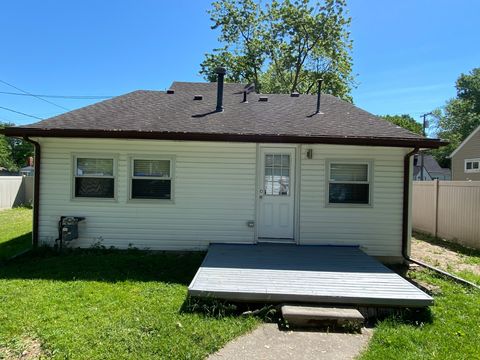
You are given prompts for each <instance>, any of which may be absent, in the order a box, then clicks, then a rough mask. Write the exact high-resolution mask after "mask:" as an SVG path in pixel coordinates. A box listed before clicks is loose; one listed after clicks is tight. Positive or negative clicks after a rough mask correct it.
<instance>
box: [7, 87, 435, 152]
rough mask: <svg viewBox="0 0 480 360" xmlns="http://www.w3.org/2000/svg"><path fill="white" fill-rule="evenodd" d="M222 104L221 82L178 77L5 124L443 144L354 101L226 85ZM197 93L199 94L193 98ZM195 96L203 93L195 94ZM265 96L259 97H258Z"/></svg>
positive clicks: (119, 132) (132, 133)
mask: <svg viewBox="0 0 480 360" xmlns="http://www.w3.org/2000/svg"><path fill="white" fill-rule="evenodd" d="M224 86H225V87H224V97H223V98H224V101H223V105H224V111H222V112H216V111H215V108H216V96H217V85H216V83H193V82H174V83H173V84H172V86H171V90H173V93H171V92H172V91H169V92H170V93H169V92H163V91H146V90H139V91H134V92H131V93H128V94H125V95H121V96H118V97H115V98H112V99H109V100H106V101H102V102H99V103H96V104H93V105H90V106H86V107H83V108H80V109H78V110H74V111H70V112H67V113H65V114H62V115H59V116H55V117H52V118H50V119H47V120H43V121H40V122H37V123H34V124H31V125H27V126H22V127H14V128H7V129H5V130H3V133H5V134H6V135H11V136H45V137H54V136H56V137H58V136H66V137H116V138H150V139H178V140H211V141H260V142H261V141H264V142H308V143H315V142H318V143H348V144H365V145H367V144H371V145H384V146H412V147H413V146H421V147H438V146H441V145H442V144H443V143H442V142H441V141H439V140H436V139H425V138H423V137H421V136H418V135H416V134H414V133H412V132H410V131H408V130H405V129H403V128H401V127H398V126H396V125H393V124H391V123H390V122H388V121H386V120H383V119H382V118H379V117H377V116H375V115H373V114H370V113H368V112H366V111H364V110H362V109H360V108H358V107H356V106H354V105H352V104H351V103H348V102H346V101H343V100H340V99H339V98H336V97H334V96H331V95H327V94H322V100H321V111H320V113H319V114H315V110H316V96H315V95H299V96H291V95H288V94H257V93H254V92H252V93H249V94H248V96H247V100H248V101H247V102H243V92H244V90H245V88H246V87H245V84H232V83H226V84H225V85H224ZM196 95H201V96H200V97H198V96H197V97H196ZM195 98H200V99H199V100H195ZM260 98H263V99H262V100H265V98H266V99H267V101H260V100H261V99H260Z"/></svg>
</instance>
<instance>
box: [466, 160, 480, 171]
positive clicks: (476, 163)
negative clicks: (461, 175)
mask: <svg viewBox="0 0 480 360" xmlns="http://www.w3.org/2000/svg"><path fill="white" fill-rule="evenodd" d="M465 172H466V173H472V172H480V159H465Z"/></svg>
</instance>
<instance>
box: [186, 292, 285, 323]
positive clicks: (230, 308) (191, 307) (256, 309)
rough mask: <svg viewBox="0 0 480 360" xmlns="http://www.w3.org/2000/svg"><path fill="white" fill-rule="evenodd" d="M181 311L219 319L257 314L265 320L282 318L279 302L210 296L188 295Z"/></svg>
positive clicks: (277, 320) (273, 320) (270, 320)
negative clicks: (250, 301) (252, 301)
mask: <svg viewBox="0 0 480 360" xmlns="http://www.w3.org/2000/svg"><path fill="white" fill-rule="evenodd" d="M179 312H180V313H181V314H193V313H195V314H200V315H203V316H205V317H213V318H217V319H219V318H223V317H228V316H255V317H257V318H259V319H261V320H262V321H264V322H279V321H280V319H281V316H280V311H279V306H278V304H277V305H276V304H263V303H248V302H232V301H228V300H223V299H215V298H210V297H204V298H199V297H191V296H187V297H186V298H185V301H184V302H183V304H182V306H181V308H180V311H179Z"/></svg>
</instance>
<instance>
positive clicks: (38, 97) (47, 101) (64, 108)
mask: <svg viewBox="0 0 480 360" xmlns="http://www.w3.org/2000/svg"><path fill="white" fill-rule="evenodd" d="M0 82H1V83H3V84H5V85H8V86H10V87H12V88H14V89H17V90H19V91H21V92H22V93H25V94H28V95H30V96H33V97H35V98H37V99H39V100H42V101H45V102H46V103H48V104H51V105H54V106H56V107H59V108H60V109H63V110H67V111H70V109H67V108H66V107H64V106H61V105H58V104H55V103H54V102H51V101H49V100H46V99H43V98H41V97H40V96H37V95H34V94H32V93H29V92H28V91H25V90H22V89H20V88H18V87H16V86H15V85H12V84H9V83H8V82H6V81H3V80H1V79H0Z"/></svg>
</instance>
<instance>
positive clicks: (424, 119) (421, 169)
mask: <svg viewBox="0 0 480 360" xmlns="http://www.w3.org/2000/svg"><path fill="white" fill-rule="evenodd" d="M429 115H432V113H431V112H429V113H426V114H423V115H420V117H422V118H423V125H422V135H423V137H426V136H427V133H426V131H425V129H426V128H427V126H428V125H427V116H429ZM420 181H423V150H420Z"/></svg>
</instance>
